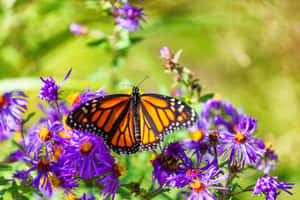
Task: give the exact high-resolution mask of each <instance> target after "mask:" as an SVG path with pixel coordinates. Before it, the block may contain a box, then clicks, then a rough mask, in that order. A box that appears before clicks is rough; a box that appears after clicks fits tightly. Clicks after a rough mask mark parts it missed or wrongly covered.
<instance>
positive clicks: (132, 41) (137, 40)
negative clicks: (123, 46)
mask: <svg viewBox="0 0 300 200" xmlns="http://www.w3.org/2000/svg"><path fill="white" fill-rule="evenodd" d="M142 40H143V38H142V37H131V38H130V42H131V44H135V43H138V42H140V41H142Z"/></svg>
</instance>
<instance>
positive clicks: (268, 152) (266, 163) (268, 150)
mask: <svg viewBox="0 0 300 200" xmlns="http://www.w3.org/2000/svg"><path fill="white" fill-rule="evenodd" d="M277 162H278V156H277V155H276V154H275V152H274V149H273V147H272V145H271V144H269V143H265V148H264V152H263V156H262V157H261V158H260V159H259V160H258V162H257V164H256V169H257V170H262V168H264V174H265V175H268V174H269V173H270V171H271V170H274V169H275V164H276V163H277Z"/></svg>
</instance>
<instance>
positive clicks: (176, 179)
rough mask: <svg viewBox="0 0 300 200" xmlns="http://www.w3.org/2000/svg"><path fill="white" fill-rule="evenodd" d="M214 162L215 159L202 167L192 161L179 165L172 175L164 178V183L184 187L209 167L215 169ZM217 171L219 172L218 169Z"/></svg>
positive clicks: (169, 185)
mask: <svg viewBox="0 0 300 200" xmlns="http://www.w3.org/2000/svg"><path fill="white" fill-rule="evenodd" d="M216 163H217V162H216V160H213V161H212V162H211V163H207V165H206V166H204V167H202V168H199V167H198V166H195V165H194V163H190V164H189V165H181V166H179V167H178V169H177V170H176V172H175V173H174V174H173V175H172V176H170V177H168V178H166V185H167V186H168V187H177V188H184V187H186V186H187V185H190V184H191V183H192V182H193V181H194V180H195V179H197V178H198V177H200V176H203V174H205V171H206V170H208V169H211V168H215V169H216ZM218 172H219V173H221V171H220V170H219V171H218ZM216 176H217V175H216Z"/></svg>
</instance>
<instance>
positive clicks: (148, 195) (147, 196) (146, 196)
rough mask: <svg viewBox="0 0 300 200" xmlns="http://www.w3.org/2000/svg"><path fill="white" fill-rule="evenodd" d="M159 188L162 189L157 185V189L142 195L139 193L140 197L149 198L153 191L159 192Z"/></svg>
mask: <svg viewBox="0 0 300 200" xmlns="http://www.w3.org/2000/svg"><path fill="white" fill-rule="evenodd" d="M161 189H162V187H161V186H159V187H158V188H157V189H155V190H152V191H151V192H149V193H147V194H145V195H142V194H141V197H142V198H143V199H145V200H146V199H147V198H149V197H150V196H152V195H154V194H155V193H157V192H160V191H161Z"/></svg>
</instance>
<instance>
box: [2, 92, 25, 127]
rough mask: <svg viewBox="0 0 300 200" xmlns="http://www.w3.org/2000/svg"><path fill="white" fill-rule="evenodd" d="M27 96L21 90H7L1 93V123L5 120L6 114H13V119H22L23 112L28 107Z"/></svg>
mask: <svg viewBox="0 0 300 200" xmlns="http://www.w3.org/2000/svg"><path fill="white" fill-rule="evenodd" d="M26 97H27V96H26V95H25V94H24V93H23V92H21V91H12V92H5V93H3V95H2V96H1V95H0V123H2V122H3V121H5V118H6V116H8V115H9V116H12V117H13V119H15V120H16V122H18V121H22V120H23V119H22V117H21V116H20V114H21V113H24V110H26V109H27V106H26V104H27V100H26V99H25V98H26Z"/></svg>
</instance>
